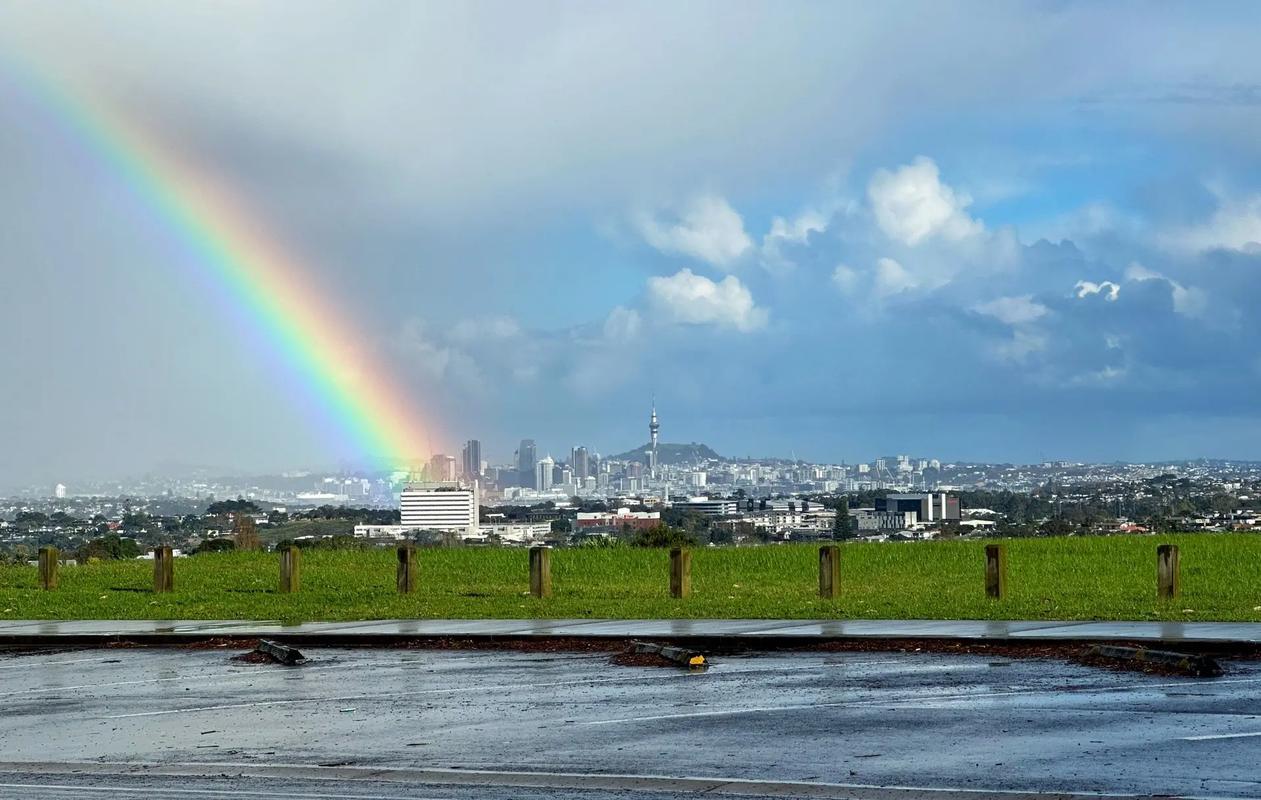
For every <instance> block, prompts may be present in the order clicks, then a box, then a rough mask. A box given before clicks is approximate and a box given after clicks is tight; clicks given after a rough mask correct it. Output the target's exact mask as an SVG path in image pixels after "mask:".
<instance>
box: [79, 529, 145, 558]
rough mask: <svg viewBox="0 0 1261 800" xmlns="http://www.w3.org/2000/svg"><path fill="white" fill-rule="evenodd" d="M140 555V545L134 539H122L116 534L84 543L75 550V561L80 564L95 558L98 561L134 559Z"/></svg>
mask: <svg viewBox="0 0 1261 800" xmlns="http://www.w3.org/2000/svg"><path fill="white" fill-rule="evenodd" d="M139 555H140V545H138V544H136V540H135V539H124V538H122V537H120V536H119V535H118V534H116V533H111V534H109V535H108V536H102V537H101V538H99V539H93V540H92V541H90V542H86V543H85V544H83V545H82V546H81V547H79V548H78V549H77V550H75V553H74V558H75V561H78V562H80V563H82V562H85V561H87V560H89V559H92V558H95V559H98V560H102V561H104V560H109V561H112V560H115V559H120V558H136V557H137V556H139Z"/></svg>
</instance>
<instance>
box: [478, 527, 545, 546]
mask: <svg viewBox="0 0 1261 800" xmlns="http://www.w3.org/2000/svg"><path fill="white" fill-rule="evenodd" d="M479 530H480V533H481V535H482V536H484V537H487V538H489V537H491V536H494V537H497V538H499V539H500V540H501V541H502V542H504V543H505V544H531V543H534V542H541V541H543V540H544V539H545V538H547V536H548V534H550V533H551V532H552V525H551V523H549V522H493V523H487V524H485V525H482V526H481V527H480V529H479Z"/></svg>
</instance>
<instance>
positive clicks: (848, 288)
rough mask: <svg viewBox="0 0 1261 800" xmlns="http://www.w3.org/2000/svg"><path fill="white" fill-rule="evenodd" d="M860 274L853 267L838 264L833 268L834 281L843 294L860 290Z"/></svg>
mask: <svg viewBox="0 0 1261 800" xmlns="http://www.w3.org/2000/svg"><path fill="white" fill-rule="evenodd" d="M858 282H859V275H858V272H857V271H856V270H855V269H854V268H853V267H848V266H846V265H844V264H837V265H836V269H834V270H832V283H833V284H834V285H835V286H836V288H837V289H839V290H840V291H841V293H842V294H853V293H854V292H856V291H857V290H858Z"/></svg>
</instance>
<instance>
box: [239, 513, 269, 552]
mask: <svg viewBox="0 0 1261 800" xmlns="http://www.w3.org/2000/svg"><path fill="white" fill-rule="evenodd" d="M232 543H233V544H234V545H235V546H236V549H237V550H257V549H259V548H260V547H262V546H263V540H262V539H260V538H258V526H257V525H255V524H254V518H253V517H251V516H249V515H247V514H237V515H236V520H234V521H233V523H232Z"/></svg>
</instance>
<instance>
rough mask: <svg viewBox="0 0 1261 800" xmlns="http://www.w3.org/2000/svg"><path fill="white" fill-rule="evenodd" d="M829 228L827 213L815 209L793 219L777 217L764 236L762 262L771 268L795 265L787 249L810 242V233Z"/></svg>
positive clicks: (778, 268)
mask: <svg viewBox="0 0 1261 800" xmlns="http://www.w3.org/2000/svg"><path fill="white" fill-rule="evenodd" d="M827 228H828V218H827V215H825V214H824V213H823V212H821V211H816V210H814V209H807V210H805V211H803V212H801V214H799V215H797V217H796V218H795V219H792V220H789V219H785V218H784V217H775V218H774V219H773V220H771V229H770V231H768V232H767V234H766V235H765V236H763V237H762V263H763V264H764V265H765V266H766V267H767V268H768V269H771V270H785V269H789V268H791V267H793V266H795V264H794V263H793V261H792V259H791V258H789V257H788V255H787V254H786V252H785V251H786V250H789V249H790V248H792V247H793V246H794V245H805V244H808V243H809V241H810V234H812V233H822V232H823V231H825V230H827Z"/></svg>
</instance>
